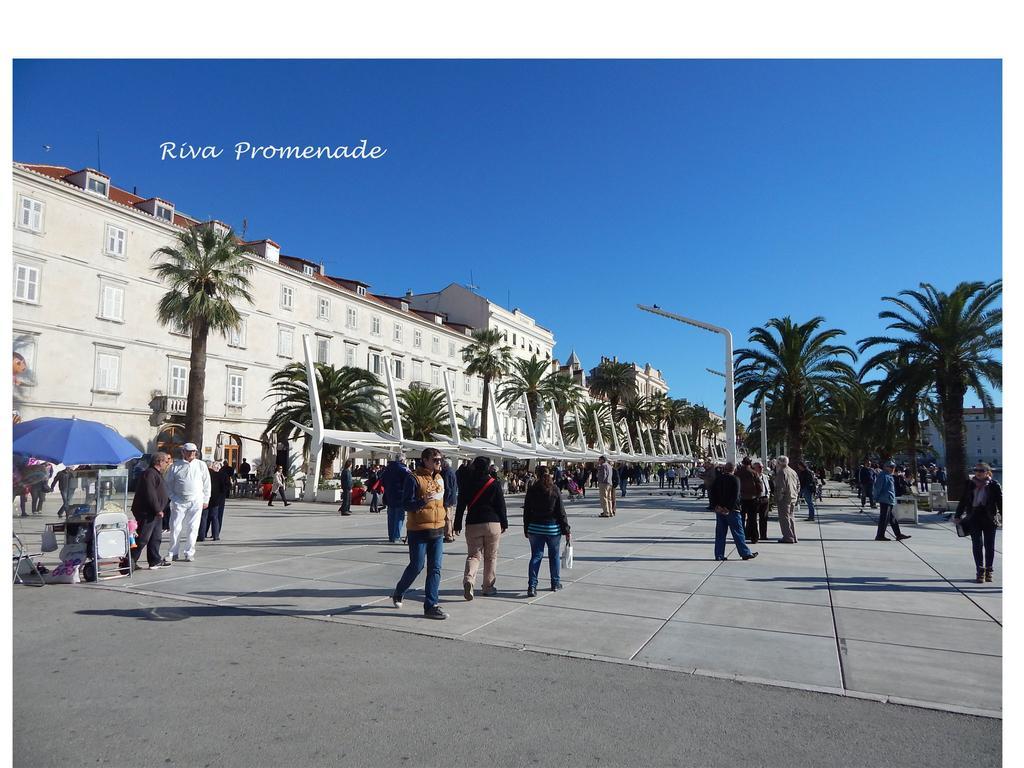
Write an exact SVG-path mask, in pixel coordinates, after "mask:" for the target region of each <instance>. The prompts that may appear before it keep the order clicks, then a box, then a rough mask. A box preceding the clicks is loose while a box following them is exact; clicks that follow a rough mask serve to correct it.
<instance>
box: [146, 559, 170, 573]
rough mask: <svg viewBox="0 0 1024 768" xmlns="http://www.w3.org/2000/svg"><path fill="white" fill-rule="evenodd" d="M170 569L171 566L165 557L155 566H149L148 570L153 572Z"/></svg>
mask: <svg viewBox="0 0 1024 768" xmlns="http://www.w3.org/2000/svg"><path fill="white" fill-rule="evenodd" d="M170 567H171V564H170V563H168V562H167V558H166V557H165V558H164V559H163V560H161V561H160V562H159V563H157V564H156V565H151V566H149V570H151V571H152V570H155V569H157V568H170Z"/></svg>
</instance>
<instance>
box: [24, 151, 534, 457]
mask: <svg viewBox="0 0 1024 768" xmlns="http://www.w3.org/2000/svg"><path fill="white" fill-rule="evenodd" d="M13 175H14V199H13V202H14V206H15V210H14V222H13V224H14V250H13V273H14V274H13V293H14V297H13V298H14V313H13V331H14V352H15V358H14V362H15V391H14V396H15V403H14V407H15V409H16V410H17V411H18V412H19V415H20V416H21V417H22V418H23V419H32V418H36V417H38V416H72V415H77V416H79V417H81V418H88V419H92V420H96V421H101V422H104V423H106V424H109V425H110V426H112V427H113V428H115V429H116V430H118V431H119V432H120V433H121V434H123V435H124V436H126V437H127V438H129V439H130V440H131V441H132V442H134V443H135V444H136V445H138V446H139V447H140V448H142V449H143V450H145V451H151V450H154V449H156V448H158V447H169V446H173V445H175V444H177V443H180V442H181V439H182V426H181V422H182V418H183V415H184V410H185V397H186V394H187V387H188V367H189V353H190V339H189V337H188V336H186V335H184V334H181V333H178V332H176V331H175V330H174V329H171V328H166V327H163V326H161V325H160V324H159V323H158V322H157V318H156V305H157V302H158V301H159V299H160V297H161V295H163V293H164V292H165V291H166V287H165V286H164V285H163V284H162V283H161V282H160V281H159V280H158V279H157V278H156V276H155V274H154V272H153V270H152V267H153V265H154V264H155V263H157V262H156V260H155V259H154V258H153V253H154V252H155V251H156V250H157V249H158V248H160V247H162V246H167V245H173V244H174V243H175V235H176V234H177V233H178V232H180V231H182V230H183V229H184V228H186V227H192V226H195V225H197V224H199V223H200V222H199V221H198V220H197V219H194V218H192V217H189V216H185V215H183V214H182V213H181V212H180V211H177V210H176V208H175V205H174V204H173V203H172V202H170V201H167V200H164V199H162V198H158V197H143V196H140V195H136V194H133V193H129V192H127V191H126V190H123V189H119V188H118V187H115V186H113V185H112V184H111V183H110V179H109V178H108V177H107V176H106V175H104V174H102V173H100V172H98V171H94V170H91V169H83V170H81V171H78V172H74V171H72V170H71V169H69V168H63V167H57V166H46V165H26V164H17V163H16V164H15V165H14V172H13ZM216 226H221V227H224V228H225V229H227V227H226V225H223V224H220V223H216ZM246 245H247V247H248V248H249V249H250V250H251V251H252V252H253V253H254V256H253V257H252V262H253V265H254V267H255V271H254V273H253V274H252V275H251V277H250V280H251V283H252V288H251V293H252V295H253V303H252V304H251V305H241V306H239V307H238V309H239V311H240V312H241V313H242V315H243V324H242V327H241V329H240V330H239V331H238V332H237V333H232V334H230V336H229V337H228V338H223V337H221V336H219V335H216V334H214V335H211V337H210V339H209V347H208V361H207V368H206V394H207V402H206V425H205V430H204V445H203V446H201V449H202V455H203V457H204V458H225V459H227V460H229V461H232V462H236V463H237V462H238V461H240V459H241V457H242V456H245V457H247V458H250V459H251V458H253V457H258V456H259V455H260V453H261V445H260V444H259V442H258V438H259V437H260V435H261V434H262V432H263V429H264V427H265V426H266V422H267V418H268V416H269V414H270V411H271V410H272V405H273V404H272V402H270V401H268V400H266V399H265V397H264V396H265V395H266V393H267V391H268V389H269V385H270V377H271V375H272V374H273V373H274V372H276V371H278V370H280V369H281V368H283V367H284V366H286V365H288V364H289V363H292V362H296V361H301V360H302V341H301V338H302V336H303V335H305V334H313V335H315V337H316V355H317V358H318V359H319V360H320V361H323V362H327V363H331V364H334V365H349V366H359V367H365V368H367V369H368V370H370V371H372V372H374V373H377V374H380V375H381V378H382V379H383V367H382V366H383V363H382V360H383V359H384V358H383V356H384V355H389V356H390V357H391V359H392V361H393V375H394V378H395V380H396V384H397V386H398V387H399V388H402V387H406V386H409V385H410V384H412V383H413V382H421V383H423V384H426V385H428V386H435V387H440V386H443V384H442V382H443V379H442V371H444V370H447V371H448V373H449V376H450V377H451V380H452V382H453V386H454V391H455V396H456V406H457V408H458V409H460V411H461V412H462V413H463V414H464V415H466V416H467V417H468V418H469V420H470V421H471V422H472V421H475V420H476V418H477V417H478V412H479V408H480V398H481V394H482V384H481V382H480V380H479V379H477V378H475V377H467V376H465V375H464V374H463V369H464V364H463V362H462V349H463V347H464V346H465V345H466V343H467V337H468V335H469V334H470V333H471V331H472V329H473V328H475V327H487V325H489V324H491V323H490V321H491V317H492V315H491V313H490V312H488V314H487V316H486V317H485V318H484V320H483V321H482V322H481V319H480V317H481V316H480V315H479V313H478V314H475V315H474V314H473V313H471V312H456V313H455V314H453V315H452V316H447V315H446V310H445V309H442V308H440V307H439V306H436V305H435V306H427V305H423V306H413V301H412V299H411V297H410V296H408V295H407V296H404V297H390V296H378V295H374V294H373V293H371V292H370V291H369V288H370V286H369V285H367V284H366V283H362V282H359V281H358V280H354V279H350V278H343V277H334V276H329V275H326V274H324V270H323V267H322V265H321V264H320V263H319V262H317V261H313V260H308V259H303V258H298V257H293V256H287V255H282V253H281V247H280V246H279V245H278V244H277V243H276V242H274V241H273V240H269V239H262V240H254V241H251V242H248V243H246ZM447 290H448V289H446V291H447ZM442 294H444V292H442ZM427 295H431V294H427ZM432 295H434V296H438V295H441V294H432ZM445 295H447V294H445ZM475 298H477V299H481V297H475ZM483 301H485V302H486V300H483ZM487 303H488V304H489V302H487ZM499 314H500V313H498V312H496V311H495V312H494V313H493V316H494V317H497V316H499ZM506 314H507V315H508V316H509V320H508V322H507V323H506V325H508V327H509V328H512V327H513V325H514V324H513V322H512V321H515V323H517V324H515V325H514V327H515V328H516V330H515V331H514V333H516V338H517V339H518V338H519V336H520V335H521V334H522V329H530V335H529V344H530V345H531V346H532V347H534V348H537V347H538V346H540V347H543V353H544V354H548V355H550V351H551V348H552V347H553V346H554V338H553V337H552V335H551V333H550V331H547V330H545V329H541V328H540V327H539V326H536V325H535V324H534V322H533V321H532V320H531V319H529V318H525V317H523V316H521V315H519V314H518V313H506ZM477 323H479V325H478V324H477ZM18 355H20V356H21V362H19V357H18ZM247 439H255V440H256V441H257V442H252V443H247V442H246V440H247Z"/></svg>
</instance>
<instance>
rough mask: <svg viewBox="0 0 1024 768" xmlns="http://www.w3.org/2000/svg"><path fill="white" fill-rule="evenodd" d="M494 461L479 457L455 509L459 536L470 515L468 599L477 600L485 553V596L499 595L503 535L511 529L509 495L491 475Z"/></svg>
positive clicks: (464, 587) (464, 585)
mask: <svg viewBox="0 0 1024 768" xmlns="http://www.w3.org/2000/svg"><path fill="white" fill-rule="evenodd" d="M490 466H491V460H490V459H488V458H487V457H486V456H477V457H476V458H475V459H473V464H472V466H471V467H470V469H469V471H468V472H466V473H464V474H463V478H465V488H463V486H462V484H461V483H460V485H459V499H458V502H457V506H456V508H455V527H454V529H455V533H456V534H461V533H462V516H463V514H465V515H466V548H467V550H468V554H467V555H466V570H465V573H464V574H463V577H462V592H463V595H464V596H465V598H466V599H467V600H472V599H473V585H474V584H475V582H476V572H477V568H479V567H480V559H481V554H482V556H483V561H484V583H483V590H482V591H481V594H482V595H484V596H490V595H496V594H498V589H497V587H496V586H495V580H496V578H497V576H496V574H495V571H496V569H497V566H498V545H499V544H500V543H501V534H503V533H504V532H505V531H507V530H508V517H507V515H506V512H505V495H504V494H503V493H502V491H501V483H500V482H498V480H497V479H496V478H495V477H493V476H492V475H491V473H490ZM446 490H447V489H446Z"/></svg>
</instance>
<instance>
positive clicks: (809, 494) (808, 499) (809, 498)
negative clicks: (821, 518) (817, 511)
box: [800, 488, 814, 520]
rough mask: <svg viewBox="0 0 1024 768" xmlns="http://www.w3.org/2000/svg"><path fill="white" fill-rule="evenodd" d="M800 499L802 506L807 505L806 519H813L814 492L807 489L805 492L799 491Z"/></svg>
mask: <svg viewBox="0 0 1024 768" xmlns="http://www.w3.org/2000/svg"><path fill="white" fill-rule="evenodd" d="M800 498H801V499H803V500H804V504H806V505H807V519H808V520H813V519H814V491H813V490H811V489H810V488H808V489H807V490H806V491H800Z"/></svg>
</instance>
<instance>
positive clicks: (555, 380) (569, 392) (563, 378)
mask: <svg viewBox="0 0 1024 768" xmlns="http://www.w3.org/2000/svg"><path fill="white" fill-rule="evenodd" d="M546 381H547V395H548V396H549V397H550V398H551V400H552V402H554V404H555V413H556V414H557V415H558V429H559V430H560V431H561V432H562V434H563V435H564V434H565V416H566V414H567V413H569V411H571V410H573V409H574V408H578V407H579V406H580V405H581V404H582V403H583V390H582V389H581V388H580V387H579V386H578V385H577V384H576V382H574V381H573V380H572V377H571V376H567V375H566V374H564V373H556V374H553V375H552V376H549V377H548V378H547V380H546Z"/></svg>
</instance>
